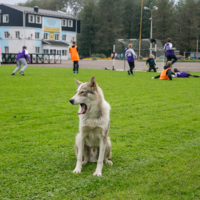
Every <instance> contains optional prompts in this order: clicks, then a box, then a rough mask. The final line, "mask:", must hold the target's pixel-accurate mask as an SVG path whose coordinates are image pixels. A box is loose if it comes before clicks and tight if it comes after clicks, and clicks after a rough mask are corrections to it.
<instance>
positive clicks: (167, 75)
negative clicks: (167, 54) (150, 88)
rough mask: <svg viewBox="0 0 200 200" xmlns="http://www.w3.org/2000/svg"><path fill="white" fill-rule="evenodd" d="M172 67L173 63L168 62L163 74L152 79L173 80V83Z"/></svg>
mask: <svg viewBox="0 0 200 200" xmlns="http://www.w3.org/2000/svg"><path fill="white" fill-rule="evenodd" d="M171 66H172V62H171V61H168V62H167V65H166V66H164V69H163V71H162V73H161V74H160V75H158V76H155V77H152V79H156V78H159V79H160V80H171V81H172V71H171Z"/></svg>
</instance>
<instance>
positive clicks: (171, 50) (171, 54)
mask: <svg viewBox="0 0 200 200" xmlns="http://www.w3.org/2000/svg"><path fill="white" fill-rule="evenodd" d="M171 42H172V40H171V38H168V39H167V43H166V44H165V46H164V50H165V51H166V56H167V61H171V60H173V61H172V65H173V64H174V63H175V62H176V61H177V57H176V56H175V55H174V50H175V48H172V43H171Z"/></svg>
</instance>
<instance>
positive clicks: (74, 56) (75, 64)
mask: <svg viewBox="0 0 200 200" xmlns="http://www.w3.org/2000/svg"><path fill="white" fill-rule="evenodd" d="M72 44H73V45H72V46H71V47H70V48H69V53H70V54H71V61H73V73H75V72H76V73H77V74H78V70H79V64H78V61H79V60H80V58H79V55H78V47H77V46H76V42H75V41H73V42H72Z"/></svg>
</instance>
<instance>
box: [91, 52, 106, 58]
mask: <svg viewBox="0 0 200 200" xmlns="http://www.w3.org/2000/svg"><path fill="white" fill-rule="evenodd" d="M91 57H98V58H106V55H105V54H103V53H97V54H92V55H91Z"/></svg>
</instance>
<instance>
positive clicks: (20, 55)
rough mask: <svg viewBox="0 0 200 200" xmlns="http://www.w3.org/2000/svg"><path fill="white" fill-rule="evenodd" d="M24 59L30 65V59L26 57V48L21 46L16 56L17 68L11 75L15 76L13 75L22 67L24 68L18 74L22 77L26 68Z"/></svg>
mask: <svg viewBox="0 0 200 200" xmlns="http://www.w3.org/2000/svg"><path fill="white" fill-rule="evenodd" d="M26 59H28V62H29V63H30V58H29V55H28V51H27V47H26V46H23V47H22V50H21V51H20V52H19V53H18V54H17V57H16V60H17V68H16V69H15V70H14V71H13V73H12V74H11V75H15V73H16V72H17V71H19V70H20V68H21V66H22V65H23V66H24V67H23V68H22V70H21V71H20V72H19V73H20V74H21V75H22V76H24V70H25V69H26V68H27V67H28V64H27V62H26Z"/></svg>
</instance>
